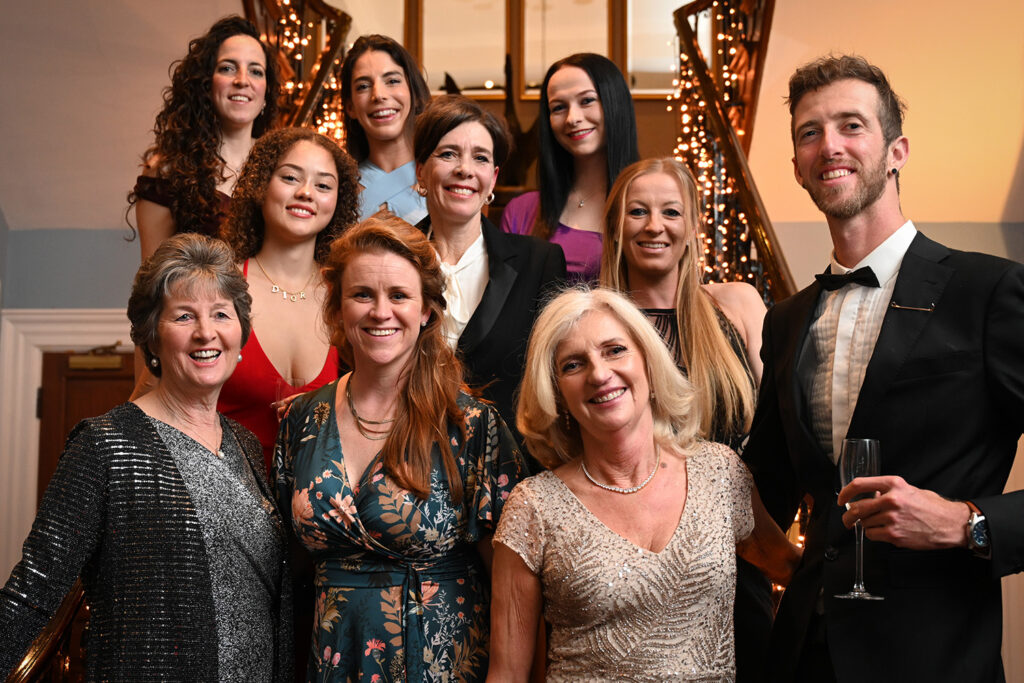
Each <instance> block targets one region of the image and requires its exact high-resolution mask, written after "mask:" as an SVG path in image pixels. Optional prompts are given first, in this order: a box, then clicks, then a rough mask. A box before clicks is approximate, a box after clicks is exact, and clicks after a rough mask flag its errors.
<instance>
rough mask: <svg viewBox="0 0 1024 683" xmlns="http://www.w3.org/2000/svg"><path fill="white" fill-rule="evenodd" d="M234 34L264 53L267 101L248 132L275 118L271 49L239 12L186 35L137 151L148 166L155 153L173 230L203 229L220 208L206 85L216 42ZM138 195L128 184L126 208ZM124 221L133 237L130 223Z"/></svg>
mask: <svg viewBox="0 0 1024 683" xmlns="http://www.w3.org/2000/svg"><path fill="white" fill-rule="evenodd" d="M237 35H245V36H249V37H251V38H254V39H255V40H256V41H258V42H259V44H260V46H261V47H262V48H263V56H264V58H265V59H266V78H267V92H266V96H265V105H266V106H265V108H264V109H263V111H262V112H261V113H260V115H259V116H258V117H256V120H255V121H254V122H253V128H252V134H253V137H256V138H258V137H260V136H262V135H263V133H265V132H266V131H267V130H269V129H270V128H272V127H273V125H274V123H275V121H276V120H277V98H278V94H279V92H280V80H279V77H278V73H277V63H276V61H275V55H274V53H273V52H272V51H271V49H270V47H269V46H267V44H266V43H264V42H263V41H262V40H260V34H259V32H258V31H257V30H256V28H255V27H254V26H253V25H252V24H251V23H249V22H248V21H246V20H245V19H243V18H241V17H238V16H230V17H224V18H223V19H221V20H220V21H218V22H217V23H215V24H214V25H213V26H212V27H210V30H209V31H207V32H206V33H205V34H204V35H202V36H200V37H199V38H194V39H193V40H191V41H189V44H188V54H186V55H185V57H184V58H182V59H180V60H178V61H176V62H174V63H172V64H171V69H172V70H173V71H172V73H171V84H170V85H169V86H168V87H167V88H165V89H164V94H163V98H164V106H163V109H161V110H160V113H159V114H157V115H156V123H155V124H154V126H153V134H154V135H155V138H156V139H155V141H154V143H153V145H152V147H150V148H149V149H147V150H146V151H145V153H144V154H143V155H142V161H143V163H144V164H146V165H147V166H148V165H149V164H150V162H151V161H152V160H153V159H154V158H156V157H159V166H158V168H157V169H156V173H157V175H158V176H159V177H161V178H163V179H165V180H166V181H167V182H168V184H169V188H168V196H169V198H170V202H171V204H170V207H169V208H170V211H171V216H172V217H173V218H174V223H175V226H176V228H177V231H178V232H203V229H202V228H203V226H204V225H209V224H210V223H211V222H215V221H216V218H217V216H218V213H219V206H220V201H219V200H218V198H217V184H218V182H219V180H220V179H221V174H222V173H223V171H224V160H223V159H221V158H220V155H219V153H218V151H219V149H220V142H221V138H220V120H219V119H218V117H217V110H216V109H215V108H214V105H213V100H212V99H211V98H210V87H211V85H212V83H213V72H214V69H215V68H216V66H217V53H218V52H219V50H220V46H221V43H223V42H224V41H225V40H227V39H228V38H231V37H232V36H237ZM138 200H139V197H138V196H137V195H136V193H135V191H134V190H132V191H131V192H130V193H129V194H128V210H129V211H130V210H131V207H132V206H134V205H135V203H136V202H137V201H138ZM129 226H130V227H132V236H133V237H134V234H135V228H134V226H131V224H130V223H129Z"/></svg>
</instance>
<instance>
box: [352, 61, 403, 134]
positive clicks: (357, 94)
mask: <svg viewBox="0 0 1024 683" xmlns="http://www.w3.org/2000/svg"><path fill="white" fill-rule="evenodd" d="M411 103H412V95H411V94H410V93H409V82H408V79H407V77H406V74H405V71H404V70H403V69H402V67H401V66H400V65H399V64H398V63H397V62H395V60H394V59H392V58H391V55H389V54H388V53H387V52H382V51H379V50H368V51H366V52H365V53H363V54H362V56H360V57H359V58H358V59H357V60H356V63H355V64H354V65H353V68H352V99H351V101H350V102H347V103H346V107H347V108H348V110H349V116H350V117H352V118H354V119H355V120H356V121H358V122H359V125H361V126H362V127H363V131H364V132H365V133H366V137H367V139H369V140H377V141H381V142H387V141H391V140H394V139H395V138H397V137H399V136H401V135H403V134H404V133H405V132H406V128H407V124H409V123H411V121H412V119H411V118H410V117H409V109H410V107H411Z"/></svg>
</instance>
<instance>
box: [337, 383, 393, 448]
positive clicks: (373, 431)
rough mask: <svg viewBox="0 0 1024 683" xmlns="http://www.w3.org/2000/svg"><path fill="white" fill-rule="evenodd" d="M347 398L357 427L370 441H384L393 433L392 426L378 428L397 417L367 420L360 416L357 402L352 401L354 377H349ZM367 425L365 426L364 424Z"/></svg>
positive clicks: (346, 387) (346, 386)
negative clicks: (357, 410)
mask: <svg viewBox="0 0 1024 683" xmlns="http://www.w3.org/2000/svg"><path fill="white" fill-rule="evenodd" d="M345 400H347V401H348V410H349V412H350V413H352V417H354V418H355V420H356V429H358V430H359V433H360V434H362V435H363V436H364V437H366V438H367V439H369V440H370V441H383V440H384V439H386V438H388V435H389V434H391V427H388V428H387V429H378V427H380V426H381V425H388V424H391V423H392V422H394V421H395V418H393V417H392V418H390V419H387V420H367V419H366V418H365V417H359V413H357V412H356V404H355V402H353V401H352V378H351V377H349V378H348V383H347V384H346V385H345ZM364 425H365V426H364Z"/></svg>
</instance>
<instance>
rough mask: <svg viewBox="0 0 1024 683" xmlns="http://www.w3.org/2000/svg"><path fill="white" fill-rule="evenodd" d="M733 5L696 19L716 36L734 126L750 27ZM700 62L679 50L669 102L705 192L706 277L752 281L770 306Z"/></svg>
mask: <svg viewBox="0 0 1024 683" xmlns="http://www.w3.org/2000/svg"><path fill="white" fill-rule="evenodd" d="M733 5H739V2H737V1H736V0H717V1H716V2H714V3H713V4H712V6H711V8H710V9H709V10H706V11H705V12H704V13H703V14H702V15H697V21H698V23H699V22H701V21H704V22H706V23H707V24H708V26H709V28H710V29H711V30H712V31H713V35H712V36H711V40H710V44H711V49H712V50H713V51H714V52H715V53H716V54H715V58H714V59H713V60H712V62H713V63H721V65H722V66H721V67H720V68H719V69H718V70H717V72H713V73H712V78H713V80H714V82H715V85H716V86H717V88H718V92H719V93H720V95H721V102H722V105H723V109H724V110H725V111H726V112H727V114H726V115H727V117H728V118H729V119H731V120H732V123H731V124H730V125H734V123H735V122H737V121H739V120H740V117H738V116H730V115H729V112H730V111H731V110H732V109H733V108H735V107H738V106H742V97H741V96H740V94H739V93H738V87H739V78H740V75H739V74H738V73H736V72H734V71H732V68H731V66H730V63H731V61H732V59H733V58H734V57H735V56H736V54H737V51H738V50H741V49H745V48H744V43H745V41H746V40H747V36H746V25H747V23H748V22H747V21H745V15H744V14H743V13H742V12H740V11H738V10H737V8H736V7H735V6H733ZM680 42H681V43H682V42H683V41H682V40H681V41H680ZM699 58H701V55H699V54H698V55H696V56H691V55H688V54H687V53H686V51H685V49H682V50H681V51H680V54H679V78H678V79H677V80H676V81H674V85H675V90H674V91H673V93H672V94H671V95H670V96H669V97H668V99H669V101H670V102H672V104H670V105H669V106H668V108H669V110H673V109H675V110H676V111H678V112H679V136H678V137H677V138H676V147H675V149H674V150H673V154H674V155H675V157H676V158H677V159H679V160H680V161H682V162H684V163H685V164H687V166H689V168H690V171H691V172H692V173H693V175H694V177H695V178H696V179H697V185H698V188H699V190H700V191H701V199H702V202H703V206H702V207H701V208H702V211H701V216H702V219H703V224H702V226H701V231H700V233H699V235H698V238H699V243H700V244H701V245H702V246H703V249H704V254H703V268H704V278H705V280H706V281H708V282H730V281H740V282H749V283H750V284H752V285H754V286H755V287H757V289H758V290H759V291H760V292H761V293H762V296H763V297H764V298H765V302H766V303H771V301H772V298H771V293H770V290H769V287H768V279H767V276H766V273H765V269H764V265H763V264H762V263H761V262H760V261H759V260H758V258H757V247H756V246H755V245H754V241H753V240H752V239H751V238H750V233H751V229H752V226H751V225H750V220H749V218H748V214H747V211H746V210H745V208H744V206H743V204H742V202H741V199H740V194H739V192H738V190H737V182H738V181H737V177H738V169H732V168H729V165H728V162H727V158H726V156H725V155H724V154H723V151H722V147H723V146H724V145H727V144H729V141H728V140H719V139H718V137H717V136H715V134H714V133H713V131H712V130H711V126H710V122H709V116H710V106H709V103H708V98H709V97H714V95H715V94H714V93H705V92H703V90H702V89H701V87H700V84H699V82H698V79H697V76H696V74H695V73H694V69H695V68H701V66H703V65H697V64H696V63H695V61H696V59H699ZM706 63H707V62H706V60H705V64H706ZM708 68H709V69H710V68H711V67H708ZM736 134H737V135H738V136H743V135H744V134H745V131H743V130H739V129H737V130H736Z"/></svg>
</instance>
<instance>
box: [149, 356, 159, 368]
mask: <svg viewBox="0 0 1024 683" xmlns="http://www.w3.org/2000/svg"><path fill="white" fill-rule="evenodd" d="M149 365H150V367H154V368H157V367H160V359H159V358H150V359H149Z"/></svg>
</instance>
